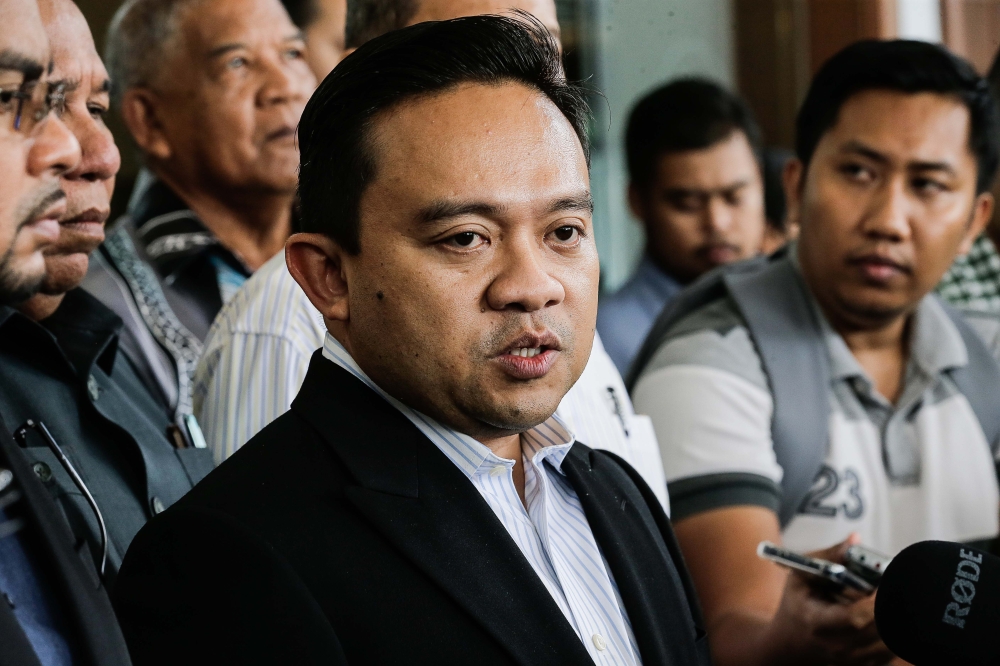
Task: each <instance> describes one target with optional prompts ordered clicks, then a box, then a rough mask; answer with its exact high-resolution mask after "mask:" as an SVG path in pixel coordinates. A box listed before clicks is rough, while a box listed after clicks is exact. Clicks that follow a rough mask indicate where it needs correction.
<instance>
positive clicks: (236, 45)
mask: <svg viewBox="0 0 1000 666" xmlns="http://www.w3.org/2000/svg"><path fill="white" fill-rule="evenodd" d="M305 39H306V35H305V33H304V32H302V31H301V30H297V31H296V32H295V33H294V34H291V35H288V36H287V37H285V38H284V39H283V40H281V41H283V42H304V41H305ZM245 48H249V46H248V45H247V44H245V43H244V42H227V43H225V44H220V45H219V46H216V47H215V48H214V49H212V50H211V51H209V52H208V57H209V58H210V59H211V58H218V57H219V56H221V55H225V54H226V53H229V52H230V51H236V50H237V49H245Z"/></svg>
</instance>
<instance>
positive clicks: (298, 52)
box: [285, 49, 305, 60]
mask: <svg viewBox="0 0 1000 666" xmlns="http://www.w3.org/2000/svg"><path fill="white" fill-rule="evenodd" d="M285 57H286V58H288V59H289V60H299V59H300V58H304V57H305V51H303V50H302V49H288V50H287V51H285Z"/></svg>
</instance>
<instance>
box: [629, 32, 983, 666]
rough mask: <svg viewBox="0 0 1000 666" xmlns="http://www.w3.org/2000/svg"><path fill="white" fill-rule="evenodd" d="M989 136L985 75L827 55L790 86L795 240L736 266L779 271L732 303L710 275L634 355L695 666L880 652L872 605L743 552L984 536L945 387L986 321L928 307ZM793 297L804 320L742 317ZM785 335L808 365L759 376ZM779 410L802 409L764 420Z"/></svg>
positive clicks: (953, 404)
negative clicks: (683, 564)
mask: <svg viewBox="0 0 1000 666" xmlns="http://www.w3.org/2000/svg"><path fill="white" fill-rule="evenodd" d="M998 129H1000V115H998V110H997V105H996V102H995V101H994V100H993V99H992V97H991V96H990V93H989V90H988V88H987V87H986V84H985V82H983V81H982V79H981V78H980V77H979V76H978V75H977V74H976V73H975V72H974V70H973V69H972V67H971V66H970V65H969V64H968V63H966V62H965V61H962V60H961V59H959V58H957V57H955V56H954V55H952V54H950V53H948V52H947V51H946V50H944V49H943V48H942V47H939V46H935V45H930V44H923V43H918V42H904V41H895V42H862V43H859V44H856V45H853V46H850V47H848V48H847V49H845V50H844V51H841V52H840V53H839V54H838V55H836V56H834V57H833V58H832V59H831V60H830V61H829V62H828V63H827V64H826V65H824V67H823V68H822V69H821V70H820V72H819V73H818V74H817V76H816V79H815V80H814V81H813V83H812V86H811V88H810V91H809V94H808V96H807V98H806V100H805V102H804V104H803V107H802V109H801V111H800V113H799V117H798V122H797V145H796V151H797V154H798V160H797V161H796V162H794V164H793V166H792V167H791V168H790V169H789V170H788V171H787V172H786V181H787V182H786V190H787V194H788V197H789V204H790V213H791V215H792V219H793V221H795V222H798V223H800V225H801V229H802V232H801V238H800V240H799V242H798V243H797V244H796V245H792V246H791V247H790V248H789V249H788V250H787V251H786V252H785V253H784V254H782V255H776V256H775V257H772V258H771V259H770V260H769V261H758V262H757V264H759V265H758V266H753V265H749V264H748V265H745V266H744V268H743V269H742V270H743V271H744V272H743V273H742V274H741V275H742V276H758V277H759V276H761V275H765V272H767V273H766V274H767V275H771V276H783V277H782V279H780V280H776V281H773V282H772V283H770V284H771V286H772V290H771V291H770V292H764V293H762V294H759V295H758V300H757V301H756V303H753V302H751V301H748V300H746V299H747V297H746V293H747V292H746V285H747V284H750V282H748V281H746V280H745V279H744V278H743V277H741V276H737V274H736V272H735V271H733V270H731V271H730V272H729V273H728V274H727V276H726V277H725V278H720V279H719V284H722V285H725V287H724V289H723V290H722V291H720V292H719V295H718V297H716V298H714V299H707V300H706V302H703V303H700V304H699V305H698V306H695V307H694V308H693V309H692V310H691V311H690V312H688V313H686V314H685V315H680V316H679V318H678V319H674V320H673V323H672V324H669V323H667V322H668V319H664V320H663V327H661V328H660V329H659V333H658V334H657V332H656V331H655V330H654V337H655V336H657V335H658V336H659V337H655V339H654V338H651V339H650V340H649V341H647V346H646V349H645V350H644V352H643V357H642V358H641V359H640V363H641V366H640V367H642V370H641V371H640V373H639V374H638V379H637V382H636V384H635V387H634V390H633V396H632V397H633V399H634V401H635V405H636V409H638V410H639V411H640V412H643V413H646V414H649V415H650V416H651V417H652V419H653V423H654V427H655V429H656V434H657V437H658V439H659V442H660V447H661V452H662V455H663V462H664V465H665V469H666V471H667V481H668V487H669V490H670V496H671V502H672V504H673V514H674V519H675V521H676V530H677V536H678V540H679V542H680V545H681V549H682V550H683V552H684V555H685V558H686V560H687V562H688V563H689V565H690V567H691V570H692V574H693V577H694V581H695V585H696V587H697V588H698V592H699V595H700V597H701V600H702V603H703V605H704V610H705V615H706V621H707V626H708V635H709V638H710V641H711V645H712V652H713V656H714V658H715V660H716V663H717V664H720V665H723V666H728V665H731V664H778V663H790V664H791V663H794V664H797V665H802V664H831V663H837V664H884V663H887V662H888V661H889V660H890V658H891V655H889V653H888V652H887V651H886V648H885V647H884V645H882V643H881V642H880V641H879V640H878V637H877V634H876V632H875V627H874V622H873V601H874V598H873V597H866V598H858V599H855V600H853V601H849V602H848V601H843V600H841V601H833V600H831V599H830V598H829V596H828V595H825V594H823V593H821V592H819V591H818V590H817V589H815V588H814V587H813V586H812V585H810V581H808V580H807V579H806V578H805V577H803V576H799V575H792V576H788V575H787V572H785V571H783V570H782V569H781V568H779V567H778V566H776V565H774V564H771V563H768V562H764V561H762V560H760V559H759V558H758V557H757V556H756V553H755V551H756V547H757V544H758V543H759V542H761V541H763V540H770V541H774V542H779V543H781V542H783V543H784V544H785V545H787V546H788V547H790V548H793V549H796V550H799V551H817V550H818V549H821V548H825V549H827V550H825V551H823V552H822V555H823V556H825V557H827V558H830V559H839V558H841V557H842V556H843V554H844V550H845V549H846V547H847V545H848V544H850V543H856V542H859V541H860V542H861V543H864V544H866V545H868V546H871V547H873V548H875V549H878V550H881V551H885V552H887V553H888V554H895V553H896V552H898V551H899V550H900V549H902V548H904V547H905V546H907V545H909V544H911V543H913V542H916V541H920V540H924V539H946V540H954V541H965V542H968V541H979V540H986V539H992V538H994V537H995V536H996V535H997V531H998V511H1000V491H998V488H997V479H996V472H995V469H994V449H995V445H996V442H995V441H991V440H993V439H994V436H993V435H992V434H991V435H990V436H989V437H988V436H987V435H986V432H991V433H992V432H993V428H992V427H985V426H984V423H986V422H985V421H984V423H981V422H980V420H979V418H980V417H979V416H977V415H978V414H979V413H980V412H979V411H977V409H976V407H975V406H974V405H980V404H981V402H982V396H983V394H985V393H990V392H992V391H995V388H996V387H995V386H988V385H981V386H976V387H974V388H978V390H974V391H970V390H968V387H967V382H964V380H960V377H966V376H969V374H970V372H972V374H975V371H976V370H977V369H978V370H981V368H971V369H970V368H969V367H968V366H969V365H970V363H972V362H973V361H974V362H975V363H976V364H978V365H985V366H991V364H993V363H995V361H994V358H995V357H996V350H997V345H996V340H997V332H998V325H997V321H996V320H995V319H992V318H990V317H986V316H977V317H975V318H974V320H973V319H963V318H962V317H961V316H960V315H959V314H958V313H956V312H954V311H950V310H947V309H946V307H945V306H944V305H942V304H941V303H940V302H939V301H938V300H937V299H936V297H934V296H929V295H928V293H929V292H930V290H931V289H932V288H933V287H934V285H935V284H937V282H938V280H940V278H941V276H942V275H943V273H944V272H945V270H947V268H948V266H949V265H950V264H951V262H952V261H953V260H954V258H955V257H956V256H957V255H959V254H962V253H964V252H967V251H968V249H969V247H970V245H971V243H972V241H973V240H974V239H975V238H976V237H977V236H978V234H979V233H980V232H981V231H982V229H983V226H984V225H985V224H986V222H987V220H988V219H989V218H990V213H991V210H992V206H993V199H992V196H991V195H990V194H989V187H990V184H991V182H992V180H993V176H994V174H995V172H996V168H997V161H998V146H997V145H996V142H995V141H996V140H995V137H996V136H997V131H998ZM737 270H739V269H737ZM754 271H756V272H754ZM741 280H743V281H741ZM705 284H707V282H706V283H705ZM755 284H763V283H761V282H759V281H758V282H757V283H755ZM740 285H742V286H740ZM692 293H694V291H691V292H689V293H688V299H689V301H690V299H691V298H692V297H691V295H690V294H692ZM796 294H798V295H800V298H799V301H798V302H800V303H801V308H800V310H801V313H803V314H802V316H800V318H799V320H798V321H799V322H807V323H806V324H802V325H800V326H798V327H796V326H792V325H790V324H788V322H781V321H776V320H775V319H771V320H767V319H765V320H764V324H760V323H759V322H760V320H761V312H763V311H770V310H773V309H774V304H775V303H779V302H785V301H787V302H793V300H790V298H789V297H790V295H791V296H795V295H796ZM679 298H680V299H681V300H684V298H685V295H684V294H682V295H681V296H680V297H679ZM775 312H778V310H775ZM668 316H669V314H668V315H665V317H668ZM789 321H791V319H789ZM769 324H772V325H769ZM767 330H771V331H772V333H770V334H765V333H762V332H764V331H767ZM774 331H777V333H774ZM977 335H978V336H979V337H977ZM767 336H769V337H767ZM781 336H785V337H783V338H782V337H781ZM802 336H810V341H809V344H811V345H812V347H811V349H812V350H813V353H812V354H811V357H812V361H816V360H817V359H818V358H819V357H822V358H821V359H820V360H822V363H818V364H816V365H815V367H817V368H820V369H821V371H819V372H816V373H810V372H799V373H798V374H791V375H790V376H789V374H788V373H787V372H786V373H785V374H780V373H779V372H776V371H775V369H776V368H779V367H781V366H782V364H785V366H784V367H789V366H788V364H790V363H793V361H792V360H791V359H790V358H789V357H790V356H793V355H794V354H795V353H796V352H795V350H797V349H801V346H800V345H799V343H800V342H801V340H800V338H802ZM765 338H766V339H765ZM656 341H659V344H658V345H657V344H655V342H656ZM783 356H784V358H783ZM808 356H809V355H807V360H806V363H807V365H808V363H809V362H810V361H809V358H808ZM643 361H644V363H643ZM810 367H812V366H810ZM769 370H770V372H769ZM993 370H996V368H993ZM994 374H995V373H994ZM981 375H982V373H981V372H980V373H979V376H981ZM810 382H823V383H824V385H825V387H820V388H819V389H818V390H817V389H816V386H815V384H812V385H810ZM980 383H981V384H982V383H983V382H980ZM789 387H790V388H791V391H789ZM963 387H965V388H963ZM810 391H812V393H813V394H815V395H817V396H818V399H817V400H816V402H817V403H820V404H816V405H811V404H809V403H808V397H807V396H808V395H809V393H810ZM963 391H966V392H964V393H963ZM777 396H783V399H784V400H785V402H784V404H782V403H781V402H780V401H779V400H778V399H777ZM796 400H799V401H800V402H801V405H800V406H802V407H804V408H806V407H808V408H810V409H804V408H803V409H800V410H798V412H799V413H797V414H796V413H792V414H789V413H788V411H787V409H784V411H780V413H779V407H782V408H787V406H788V404H789V402H790V403H792V404H795V403H796ZM827 403H828V404H827ZM794 411H795V410H793V412H794ZM986 411H988V410H986ZM994 411H996V410H994ZM810 412H815V413H818V414H823V415H825V417H826V418H825V423H826V427H825V429H824V425H823V423H824V419H814V420H813V423H814V424H818V428H817V431H818V432H819V433H820V435H821V436H820V437H818V438H816V439H817V442H816V444H817V448H816V452H817V456H816V458H815V462H816V466H815V467H814V468H811V469H810V470H808V471H809V474H810V476H807V477H805V481H806V483H805V484H803V485H802V489H803V493H802V494H801V497H799V496H795V497H791V496H792V491H791V488H792V486H794V483H792V482H793V481H794V479H793V478H792V477H795V476H796V475H800V472H801V470H800V469H796V468H794V465H793V464H791V463H789V464H788V465H787V466H786V467H783V466H782V461H783V460H785V461H786V462H787V461H795V460H798V461H801V460H803V457H802V456H790V455H788V454H787V451H788V449H789V448H791V449H796V447H797V453H801V452H802V451H803V447H807V446H809V442H807V441H803V440H802V439H798V440H796V439H794V438H791V441H789V438H787V437H786V434H787V432H788V428H786V427H785V426H787V425H788V424H789V423H791V422H792V421H795V419H796V418H798V419H799V420H800V423H799V424H798V425H804V426H805V427H804V428H802V432H808V431H809V428H808V426H809V423H802V422H801V420H802V419H809V418H810ZM779 422H780V426H781V427H779ZM779 444H780V445H779ZM786 445H787V446H786ZM821 447H822V448H821ZM805 458H808V456H805ZM813 469H815V470H816V471H815V476H812V474H813V471H812V470H813ZM810 479H813V482H812V485H811V487H809V485H808V481H809V480H810ZM790 498H791V499H792V500H794V504H789V499H790ZM838 542H839V544H838ZM834 544H838V545H836V546H833V545H834ZM831 546H832V547H831Z"/></svg>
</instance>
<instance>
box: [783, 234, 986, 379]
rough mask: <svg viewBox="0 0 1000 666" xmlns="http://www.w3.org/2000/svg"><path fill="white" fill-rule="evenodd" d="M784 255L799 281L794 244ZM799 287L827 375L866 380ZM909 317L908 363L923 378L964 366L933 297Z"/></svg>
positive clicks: (960, 346) (950, 325) (956, 338)
mask: <svg viewBox="0 0 1000 666" xmlns="http://www.w3.org/2000/svg"><path fill="white" fill-rule="evenodd" d="M788 256H789V260H790V261H791V263H792V266H794V267H795V270H796V273H797V274H798V276H799V279H800V280H801V279H803V278H802V272H801V267H800V264H799V258H798V244H797V242H795V241H793V243H792V244H791V245H790V247H789V252H788ZM803 287H804V288H805V292H806V293H807V294H808V296H809V304H810V306H811V307H812V310H813V313H814V314H815V315H816V319H817V321H819V324H820V329H821V330H822V333H823V340H824V344H825V345H826V348H827V353H828V354H829V357H830V374H831V376H832V377H833V379H849V378H852V377H861V378H863V379H865V380H866V381H869V377H868V374H867V373H866V372H865V371H864V369H863V368H862V367H861V364H860V363H858V360H857V359H856V358H855V357H854V354H852V353H851V350H850V349H849V348H848V347H847V343H846V342H844V338H843V337H841V336H840V334H839V333H837V332H836V331H835V330H834V329H833V326H832V325H831V324H830V322H829V321H828V320H827V318H826V316H825V315H824V314H823V310H822V308H820V306H819V302H818V301H817V300H816V298H815V296H813V294H812V292H811V291H810V290H809V288H808V287H807V286H805V285H803ZM912 316H913V319H912V321H911V330H910V362H912V363H914V364H916V366H917V367H918V368H920V370H921V371H923V373H924V374H925V375H927V376H929V377H936V376H938V375H939V374H941V373H943V372H945V371H947V370H951V369H953V368H959V367H962V366H965V365H967V364H968V362H969V355H968V352H967V351H966V348H965V342H964V341H963V340H962V334H961V333H960V332H959V330H958V329H957V328H956V327H955V323H954V322H953V321H951V318H950V317H948V314H947V313H946V312H945V311H944V308H943V307H941V304H940V303H938V302H937V301H936V300H935V298H934V296H932V295H930V294H928V295H926V296H924V298H923V300H921V301H920V304H919V305H918V306H917V309H916V311H915V312H914V313H913V315H912Z"/></svg>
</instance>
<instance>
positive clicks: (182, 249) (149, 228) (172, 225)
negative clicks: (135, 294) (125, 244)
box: [128, 172, 252, 277]
mask: <svg viewBox="0 0 1000 666" xmlns="http://www.w3.org/2000/svg"><path fill="white" fill-rule="evenodd" d="M144 173H145V174H147V175H146V176H145V178H144V180H143V183H142V185H143V188H144V189H143V190H142V191H141V193H140V195H139V196H137V197H135V198H134V199H133V200H132V201H131V202H130V204H129V212H128V214H129V217H130V218H131V219H132V223H133V224H134V225H135V229H136V236H137V238H138V241H139V242H140V243H141V244H142V246H143V249H144V250H145V253H146V256H147V257H149V260H150V261H151V262H152V263H153V264H154V265H155V266H156V269H157V271H158V272H159V273H160V275H162V276H164V277H169V276H171V275H172V274H176V273H178V272H180V271H181V270H183V269H184V268H185V267H186V266H188V265H189V264H190V262H191V260H192V259H194V258H195V257H197V256H199V255H201V254H203V253H205V252H208V251H213V252H216V253H221V254H222V256H224V257H225V258H226V260H230V259H231V262H230V263H232V264H233V265H234V267H239V268H240V269H241V270H242V272H243V273H245V274H246V276H249V275H250V274H251V272H252V271H250V270H249V269H248V268H247V267H246V266H244V265H243V262H241V261H240V260H239V259H238V258H237V257H236V256H235V255H233V254H232V253H231V252H229V251H228V250H227V249H225V248H224V247H223V246H222V244H221V243H220V242H219V239H218V238H216V236H215V234H213V233H212V232H211V231H210V230H209V229H208V227H206V226H205V225H204V223H203V222H202V221H201V220H200V219H199V218H198V216H197V215H196V214H195V213H194V211H192V210H191V209H190V208H188V205H187V204H186V203H184V201H183V200H182V199H181V198H180V197H179V196H177V194H176V193H175V192H174V191H173V190H171V189H170V187H169V186H167V184H166V183H164V182H163V181H162V180H159V179H157V178H155V177H153V176H150V175H148V172H144Z"/></svg>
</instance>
